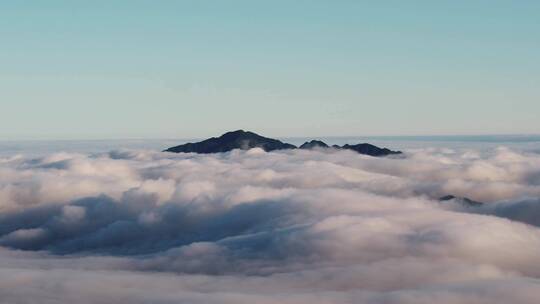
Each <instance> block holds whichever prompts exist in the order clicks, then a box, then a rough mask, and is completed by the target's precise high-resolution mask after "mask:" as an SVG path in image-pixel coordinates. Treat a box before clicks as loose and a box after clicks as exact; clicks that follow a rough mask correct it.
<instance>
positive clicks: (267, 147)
mask: <svg viewBox="0 0 540 304" xmlns="http://www.w3.org/2000/svg"><path fill="white" fill-rule="evenodd" d="M332 147H333V148H335V149H341V150H353V151H356V152H358V153H360V154H365V155H370V156H387V155H394V154H401V153H402V152H401V151H392V150H390V149H387V148H379V147H377V146H374V145H371V144H366V143H364V144H357V145H348V144H347V145H344V146H337V145H334V146H332ZM252 148H261V149H263V150H264V151H267V152H269V151H274V150H285V149H296V148H297V147H296V146H295V145H291V144H288V143H284V142H282V141H280V140H277V139H273V138H268V137H264V136H261V135H259V134H257V133H254V132H250V131H244V130H241V129H240V130H236V131H230V132H227V133H225V134H223V135H221V136H219V137H212V138H209V139H206V140H203V141H200V142H196V143H187V144H183V145H179V146H176V147H172V148H169V149H167V150H165V151H166V152H175V153H204V154H207V153H221V152H229V151H232V150H234V149H241V150H249V149H252ZM314 148H319V149H326V148H330V147H329V146H328V145H327V144H326V143H324V142H322V141H320V140H311V141H308V142H305V143H304V144H302V145H301V146H300V149H314Z"/></svg>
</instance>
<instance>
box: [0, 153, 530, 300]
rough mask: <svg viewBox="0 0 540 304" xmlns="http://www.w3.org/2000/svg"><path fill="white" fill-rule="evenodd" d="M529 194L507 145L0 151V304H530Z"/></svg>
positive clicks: (522, 160)
mask: <svg viewBox="0 0 540 304" xmlns="http://www.w3.org/2000/svg"><path fill="white" fill-rule="evenodd" d="M449 194H451V195H455V196H460V197H468V198H471V199H474V200H478V201H482V202H485V204H484V205H483V206H481V207H467V206H463V205H461V204H459V202H457V201H445V202H439V201H438V198H439V197H442V196H445V195H449ZM539 198H540V155H538V154H527V153H523V152H517V151H513V150H510V149H508V148H498V149H494V150H491V151H485V152H482V153H480V152H477V151H472V150H469V151H453V150H449V149H425V150H417V151H414V152H409V153H408V154H407V157H406V158H404V159H393V158H373V157H368V156H362V155H358V154H356V153H354V152H351V151H337V152H336V151H333V152H325V151H296V150H295V151H282V152H272V153H266V152H264V151H262V150H259V149H252V150H249V151H233V152H231V153H224V154H218V155H192V154H169V153H159V152H152V151H113V152H110V153H100V154H88V155H87V154H73V153H57V154H52V155H48V156H44V157H38V158H27V157H23V156H12V157H4V158H0V246H2V247H1V249H0V271H1V273H2V275H0V298H1V299H7V302H8V303H11V302H14V303H71V302H74V301H76V302H77V303H111V302H114V303H148V302H151V303H178V302H182V301H183V302H189V303H254V302H256V303H306V302H308V301H310V302H314V303H433V302H438V303H449V304H450V303H509V302H513V303H537V302H538V299H539V298H540V250H539V248H540V229H539V228H538V227H539V226H540V220H539V218H540V199H539Z"/></svg>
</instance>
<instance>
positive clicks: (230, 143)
mask: <svg viewBox="0 0 540 304" xmlns="http://www.w3.org/2000/svg"><path fill="white" fill-rule="evenodd" d="M252 148H261V149H263V150H264V151H267V152H268V151H274V150H284V149H296V146H294V145H291V144H287V143H283V142H281V141H279V140H277V139H272V138H267V137H263V136H260V135H258V134H255V133H253V132H246V131H244V130H238V131H233V132H227V133H225V134H223V135H221V136H220V137H217V138H216V137H212V138H209V139H207V140H203V141H201V142H197V143H187V144H184V145H179V146H176V147H172V148H169V149H167V150H165V151H166V152H176V153H179V152H184V153H189V152H194V153H220V152H228V151H232V150H234V149H241V150H249V149H252Z"/></svg>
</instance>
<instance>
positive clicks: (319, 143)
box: [300, 140, 329, 149]
mask: <svg viewBox="0 0 540 304" xmlns="http://www.w3.org/2000/svg"><path fill="white" fill-rule="evenodd" d="M313 148H329V147H328V145H327V144H325V143H324V142H322V141H320V140H312V141H306V142H305V143H303V144H302V145H301V146H300V149H313Z"/></svg>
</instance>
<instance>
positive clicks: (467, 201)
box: [439, 195, 484, 207]
mask: <svg viewBox="0 0 540 304" xmlns="http://www.w3.org/2000/svg"><path fill="white" fill-rule="evenodd" d="M451 200H455V201H456V202H458V203H460V204H462V205H464V206H467V207H479V206H482V205H483V204H484V203H482V202H478V201H474V200H472V199H470V198H467V197H456V196H453V195H446V196H443V197H440V198H439V202H446V201H451Z"/></svg>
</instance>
